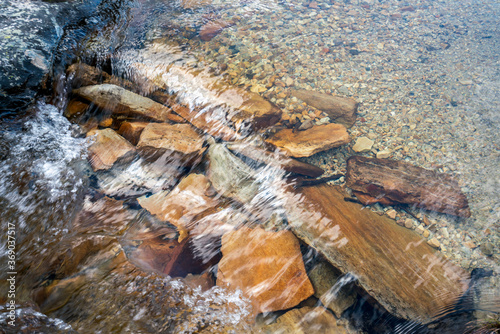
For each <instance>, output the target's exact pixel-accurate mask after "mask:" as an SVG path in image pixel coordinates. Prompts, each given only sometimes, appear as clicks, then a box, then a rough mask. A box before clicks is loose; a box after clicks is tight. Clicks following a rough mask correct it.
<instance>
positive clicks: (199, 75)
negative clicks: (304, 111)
mask: <svg viewBox="0 0 500 334" xmlns="http://www.w3.org/2000/svg"><path fill="white" fill-rule="evenodd" d="M124 57H126V58H130V59H131V60H133V62H132V63H131V64H129V65H130V66H131V68H132V69H133V70H134V71H135V76H136V77H137V78H138V79H139V78H140V79H142V80H143V79H144V78H146V79H148V80H149V81H150V82H151V83H153V84H154V85H156V86H158V87H160V88H162V89H165V90H167V91H168V92H169V93H172V94H177V99H178V102H179V103H181V104H182V105H184V106H186V107H188V108H189V110H190V111H191V112H192V113H194V114H199V111H200V107H202V108H204V112H205V113H207V114H208V115H210V116H209V118H215V119H219V120H222V119H224V120H226V121H227V122H229V123H231V124H232V125H234V127H235V128H236V129H239V130H241V129H247V128H248V127H250V128H253V129H260V128H265V127H268V126H272V125H274V124H275V123H277V122H278V121H279V120H280V119H281V114H282V111H281V109H280V108H278V107H277V106H276V105H274V104H273V103H271V102H269V101H267V100H266V99H264V98H263V97H261V96H260V95H259V94H257V93H253V92H249V91H247V90H244V89H242V88H239V87H234V86H231V85H228V84H226V83H224V82H223V81H222V80H220V78H218V77H215V76H213V75H211V74H210V73H209V72H208V71H204V70H199V69H194V68H189V67H188V66H180V65H178V63H176V61H177V60H178V59H180V58H182V55H181V54H180V53H179V50H176V49H173V48H171V47H169V46H168V45H166V44H162V43H152V44H150V45H148V46H147V47H146V48H145V49H143V50H139V51H134V52H130V54H126V55H124ZM140 79H139V80H140ZM183 117H184V116H183Z"/></svg>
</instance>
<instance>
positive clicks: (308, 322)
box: [261, 306, 348, 334]
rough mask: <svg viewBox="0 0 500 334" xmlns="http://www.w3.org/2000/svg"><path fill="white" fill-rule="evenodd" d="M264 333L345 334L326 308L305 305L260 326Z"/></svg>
mask: <svg viewBox="0 0 500 334" xmlns="http://www.w3.org/2000/svg"><path fill="white" fill-rule="evenodd" d="M261 329H262V332H263V333H265V334H275V333H280V334H347V333H348V332H347V331H346V329H345V328H344V327H342V326H339V325H338V324H337V320H336V319H335V317H334V316H333V314H331V313H330V312H329V311H328V310H327V309H325V308H323V307H311V306H305V307H301V308H296V309H293V310H290V311H288V312H286V313H285V314H283V315H282V316H280V317H278V319H276V323H273V324H271V325H267V326H262V327H261Z"/></svg>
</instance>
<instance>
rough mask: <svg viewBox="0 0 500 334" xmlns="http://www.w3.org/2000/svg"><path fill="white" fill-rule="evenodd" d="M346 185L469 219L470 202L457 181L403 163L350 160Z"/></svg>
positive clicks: (366, 159) (378, 195)
mask: <svg viewBox="0 0 500 334" xmlns="http://www.w3.org/2000/svg"><path fill="white" fill-rule="evenodd" d="M346 184H347V186H348V187H350V188H351V189H353V190H356V191H360V192H363V193H365V194H367V195H369V196H371V197H374V198H378V199H386V200H389V201H392V202H396V203H405V204H415V205H417V206H420V207H424V208H426V209H428V210H434V211H438V212H443V213H448V214H452V215H456V216H463V217H470V210H469V203H468V201H467V198H466V197H465V195H464V194H463V193H462V191H461V189H460V186H459V185H458V182H456V181H455V180H454V179H453V178H451V177H450V176H449V175H446V174H439V173H436V172H434V171H431V170H426V169H423V168H420V167H416V166H413V165H411V164H409V163H406V162H403V161H394V160H384V159H374V158H365V157H360V156H355V157H351V158H349V159H348V160H347V174H346Z"/></svg>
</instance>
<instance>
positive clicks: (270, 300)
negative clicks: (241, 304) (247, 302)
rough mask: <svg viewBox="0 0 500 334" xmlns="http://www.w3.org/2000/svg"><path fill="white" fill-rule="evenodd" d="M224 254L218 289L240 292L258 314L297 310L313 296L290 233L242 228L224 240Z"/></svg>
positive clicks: (229, 234) (297, 246) (220, 264)
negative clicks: (304, 301) (224, 288)
mask: <svg viewBox="0 0 500 334" xmlns="http://www.w3.org/2000/svg"><path fill="white" fill-rule="evenodd" d="M221 251H222V259H221V261H220V262H219V266H218V272H217V285H219V286H226V285H229V286H231V287H232V288H238V289H241V290H242V291H243V293H244V295H245V296H247V297H249V298H250V299H251V301H252V304H253V305H254V312H255V313H261V312H272V311H277V310H285V309H288V308H291V307H294V306H296V305H297V304H299V303H300V302H301V301H303V300H305V299H307V298H308V297H310V296H311V295H312V294H313V293H314V289H313V287H312V285H311V282H310V281H309V278H308V277H307V274H306V271H305V267H304V262H303V260H302V254H301V252H300V246H299V241H298V239H297V238H296V237H295V236H294V235H293V233H292V232H290V231H279V232H267V231H265V230H263V229H261V228H255V229H249V228H248V227H242V228H240V229H239V230H236V231H232V232H228V233H226V234H224V235H223V236H222V248H221Z"/></svg>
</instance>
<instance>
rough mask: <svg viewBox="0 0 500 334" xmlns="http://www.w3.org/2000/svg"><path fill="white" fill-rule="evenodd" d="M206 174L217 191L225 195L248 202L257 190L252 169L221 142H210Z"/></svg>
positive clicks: (257, 186) (257, 184)
mask: <svg viewBox="0 0 500 334" xmlns="http://www.w3.org/2000/svg"><path fill="white" fill-rule="evenodd" d="M208 160H209V167H208V172H207V176H208V178H209V179H210V181H211V182H212V185H213V186H214V188H215V189H216V190H217V192H218V193H219V194H221V195H223V196H225V197H229V198H232V199H235V200H237V201H239V202H240V203H250V202H251V201H252V199H253V198H254V197H255V196H256V195H257V194H258V192H259V183H258V182H256V181H255V178H254V177H253V175H254V174H255V171H253V170H252V169H251V168H250V167H249V166H248V165H247V164H245V163H244V162H243V161H241V160H240V159H239V158H237V157H236V156H234V155H233V154H232V153H231V152H229V150H228V149H227V148H226V147H225V146H224V145H222V144H215V143H212V144H210V147H209V148H208Z"/></svg>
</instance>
